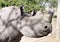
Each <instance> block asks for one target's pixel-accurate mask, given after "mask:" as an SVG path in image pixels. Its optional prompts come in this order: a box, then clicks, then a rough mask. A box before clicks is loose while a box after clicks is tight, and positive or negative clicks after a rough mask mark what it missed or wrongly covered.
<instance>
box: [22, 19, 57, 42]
mask: <svg viewBox="0 0 60 42" xmlns="http://www.w3.org/2000/svg"><path fill="white" fill-rule="evenodd" d="M52 26H53V28H52V33H50V34H49V35H47V36H45V37H42V38H29V37H25V36H23V37H22V40H21V42H57V38H56V18H53V19H52Z"/></svg>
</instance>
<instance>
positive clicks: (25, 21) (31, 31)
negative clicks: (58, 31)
mask: <svg viewBox="0 0 60 42" xmlns="http://www.w3.org/2000/svg"><path fill="white" fill-rule="evenodd" d="M38 14H39V15H37V13H35V15H30V16H28V14H25V15H22V17H23V18H22V19H21V24H20V27H19V28H20V30H19V31H20V32H21V33H22V34H23V35H25V36H28V37H35V38H37V37H38V38H39V37H43V36H47V35H48V34H49V33H51V32H52V24H51V22H52V16H53V14H46V16H44V15H42V14H40V13H39V12H38Z"/></svg>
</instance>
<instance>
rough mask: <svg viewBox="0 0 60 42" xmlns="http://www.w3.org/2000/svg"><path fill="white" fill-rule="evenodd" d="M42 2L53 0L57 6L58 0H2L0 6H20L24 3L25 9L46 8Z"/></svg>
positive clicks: (54, 5)
mask: <svg viewBox="0 0 60 42" xmlns="http://www.w3.org/2000/svg"><path fill="white" fill-rule="evenodd" d="M42 2H51V4H52V6H53V7H57V0H0V8H2V7H6V6H12V5H15V6H18V7H19V6H20V5H21V4H23V5H24V7H25V9H24V10H25V11H26V12H28V11H32V10H33V9H36V10H39V9H40V10H42V9H44V7H43V6H41V5H42Z"/></svg>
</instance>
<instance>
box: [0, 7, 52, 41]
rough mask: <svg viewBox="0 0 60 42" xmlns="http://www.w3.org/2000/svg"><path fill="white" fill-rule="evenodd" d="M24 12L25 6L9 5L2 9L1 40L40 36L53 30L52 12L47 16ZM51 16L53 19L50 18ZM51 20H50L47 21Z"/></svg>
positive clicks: (0, 17) (0, 19) (0, 13)
mask: <svg viewBox="0 0 60 42" xmlns="http://www.w3.org/2000/svg"><path fill="white" fill-rule="evenodd" d="M37 14H38V13H35V15H31V14H29V15H28V14H26V13H24V12H23V6H21V7H20V8H18V7H16V6H9V7H5V8H2V9H1V10H0V42H19V41H20V40H21V37H22V36H23V35H24V36H28V37H32V38H40V37H44V36H47V35H48V34H49V33H51V32H52V24H51V22H49V21H50V20H51V19H52V14H48V15H47V18H45V16H43V15H41V14H39V15H37ZM48 18H51V19H48ZM47 20H49V21H47Z"/></svg>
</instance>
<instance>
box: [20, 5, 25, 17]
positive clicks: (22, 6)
mask: <svg viewBox="0 0 60 42" xmlns="http://www.w3.org/2000/svg"><path fill="white" fill-rule="evenodd" d="M23 10H24V5H21V6H20V11H21V16H23V14H24V11H23Z"/></svg>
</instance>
